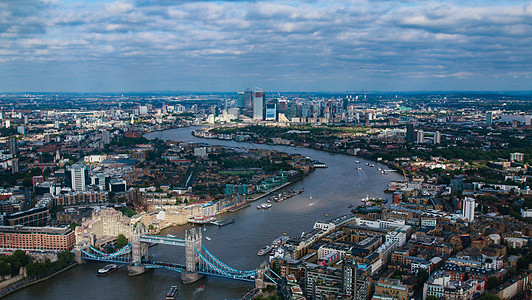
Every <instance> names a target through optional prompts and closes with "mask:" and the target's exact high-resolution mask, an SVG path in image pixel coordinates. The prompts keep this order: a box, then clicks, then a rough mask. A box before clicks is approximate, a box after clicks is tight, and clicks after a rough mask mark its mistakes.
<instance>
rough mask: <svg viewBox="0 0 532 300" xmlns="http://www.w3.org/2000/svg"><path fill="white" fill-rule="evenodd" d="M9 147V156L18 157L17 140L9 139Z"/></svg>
mask: <svg viewBox="0 0 532 300" xmlns="http://www.w3.org/2000/svg"><path fill="white" fill-rule="evenodd" d="M7 146H8V148H9V154H11V155H13V156H16V155H17V139H16V138H9V140H7Z"/></svg>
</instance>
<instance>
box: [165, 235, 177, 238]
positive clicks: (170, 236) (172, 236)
mask: <svg viewBox="0 0 532 300" xmlns="http://www.w3.org/2000/svg"><path fill="white" fill-rule="evenodd" d="M166 237H169V238H175V235H173V234H167V235H166Z"/></svg>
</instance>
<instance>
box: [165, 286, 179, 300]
mask: <svg viewBox="0 0 532 300" xmlns="http://www.w3.org/2000/svg"><path fill="white" fill-rule="evenodd" d="M178 290H179V289H178V288H177V286H176V285H172V286H171V287H170V290H169V291H168V293H166V300H173V299H175V296H176V295H177V292H178Z"/></svg>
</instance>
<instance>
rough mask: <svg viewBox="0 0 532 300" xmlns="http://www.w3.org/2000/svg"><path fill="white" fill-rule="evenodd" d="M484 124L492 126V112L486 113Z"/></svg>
mask: <svg viewBox="0 0 532 300" xmlns="http://www.w3.org/2000/svg"><path fill="white" fill-rule="evenodd" d="M486 124H487V125H491V124H493V112H492V111H488V112H486Z"/></svg>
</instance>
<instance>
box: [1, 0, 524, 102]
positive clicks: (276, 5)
mask: <svg viewBox="0 0 532 300" xmlns="http://www.w3.org/2000/svg"><path fill="white" fill-rule="evenodd" d="M531 77H532V1H519V0H512V1H501V0H499V1H495V0H484V1H478V0H475V1H474V0H461V1H455V0H424V1H421V0H419V1H418V0H409V1H401V0H372V1H364V0H352V1H347V0H346V1H341V0H338V1H336V0H329V1H322V0H296V1H289V0H285V1H260V0H258V1H236V0H233V1H192V0H189V1H186V0H120V1H116V2H113V1H102V0H93V1H88V0H85V1H82V0H80V1H76V0H63V1H61V0H0V92H133V91H220V92H229V91H243V90H245V89H246V88H248V87H249V88H254V87H261V88H263V89H264V91H266V92H283V91H294V92H296V91H306V92H316V91H322V92H327V91H330V92H333V91H334V92H342V91H436V90H437V91H523V90H528V91H529V90H532V78H531Z"/></svg>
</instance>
